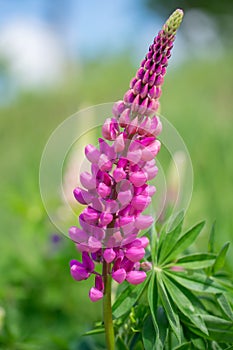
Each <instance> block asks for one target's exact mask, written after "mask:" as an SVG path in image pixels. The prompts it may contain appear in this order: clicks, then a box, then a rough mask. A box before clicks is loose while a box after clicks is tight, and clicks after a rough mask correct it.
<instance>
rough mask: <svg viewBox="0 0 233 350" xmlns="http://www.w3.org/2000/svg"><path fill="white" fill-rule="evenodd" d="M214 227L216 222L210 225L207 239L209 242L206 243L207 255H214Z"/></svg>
mask: <svg viewBox="0 0 233 350" xmlns="http://www.w3.org/2000/svg"><path fill="white" fill-rule="evenodd" d="M215 225H216V221H214V222H213V225H212V227H211V231H210V238H209V242H208V252H209V253H214V238H215Z"/></svg>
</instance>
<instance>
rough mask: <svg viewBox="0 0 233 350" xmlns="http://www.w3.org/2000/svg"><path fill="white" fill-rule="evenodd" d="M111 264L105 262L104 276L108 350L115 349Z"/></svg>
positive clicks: (104, 315)
mask: <svg viewBox="0 0 233 350" xmlns="http://www.w3.org/2000/svg"><path fill="white" fill-rule="evenodd" d="M109 269H110V264H107V263H106V262H105V261H104V262H103V278H104V300H103V318H104V327H105V338H106V347H107V350H114V348H115V340H114V330H113V322H112V305H111V275H110V274H109Z"/></svg>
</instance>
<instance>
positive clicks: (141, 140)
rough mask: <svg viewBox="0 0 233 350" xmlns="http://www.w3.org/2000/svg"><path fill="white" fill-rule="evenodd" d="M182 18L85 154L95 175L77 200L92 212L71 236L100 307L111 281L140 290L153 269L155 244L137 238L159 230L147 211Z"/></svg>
mask: <svg viewBox="0 0 233 350" xmlns="http://www.w3.org/2000/svg"><path fill="white" fill-rule="evenodd" d="M182 16H183V12H182V11H181V10H176V11H175V12H174V13H173V14H172V15H171V17H170V18H169V19H168V21H167V22H166V23H165V25H164V26H163V28H162V30H161V31H160V32H159V33H158V35H157V36H156V37H155V39H154V42H153V43H152V45H151V46H150V47H149V52H148V53H147V55H146V57H145V59H144V60H143V61H142V62H141V66H140V68H139V70H138V71H137V72H136V74H135V77H134V78H133V79H132V80H131V82H130V88H129V90H128V91H127V92H126V93H125V95H124V97H123V99H122V100H121V101H118V102H116V103H115V104H114V106H113V109H112V113H113V117H110V118H107V119H106V121H105V123H104V125H103V127H102V136H103V138H100V139H99V147H95V146H93V145H87V146H86V148H85V155H86V158H87V159H88V161H89V162H90V163H91V171H90V173H89V172H83V173H81V175H80V182H81V185H82V186H83V187H84V188H75V189H74V197H75V199H76V200H77V201H78V202H79V203H80V204H82V205H85V206H86V207H85V208H84V210H83V211H82V213H81V214H80V215H79V223H80V226H81V227H80V228H78V227H75V226H72V227H71V228H70V230H69V235H70V238H71V239H72V240H73V241H74V242H75V243H76V246H77V249H78V250H79V251H80V252H82V263H80V262H78V261H76V260H72V261H71V275H72V277H73V278H74V279H75V280H78V281H81V280H85V279H87V278H88V277H89V276H90V275H91V274H94V275H95V286H94V287H92V288H91V290H90V292H89V297H90V299H91V300H92V301H97V300H99V299H101V298H102V297H103V295H104V282H103V281H104V279H105V277H106V274H109V275H112V278H113V279H114V280H115V281H116V282H117V283H122V282H123V281H124V280H126V281H128V282H129V283H131V284H135V285H136V284H139V283H142V282H143V281H144V280H145V278H146V272H145V271H148V270H149V269H150V267H151V266H150V263H147V262H144V263H140V261H141V260H142V259H143V258H144V256H145V249H146V247H147V245H148V244H149V240H148V238H147V237H145V236H144V237H140V238H138V237H137V236H138V233H139V232H140V230H144V229H147V228H149V227H150V226H151V225H152V224H153V217H151V216H149V215H143V212H144V210H145V209H146V208H147V207H148V206H149V205H150V203H151V200H152V199H151V198H152V196H153V195H154V194H155V192H156V189H155V187H154V186H151V185H149V184H148V181H150V180H152V179H153V178H154V177H155V176H156V175H157V172H158V168H157V166H156V162H155V159H154V158H155V157H156V155H157V154H158V152H159V150H160V146H161V144H160V141H159V140H158V139H157V136H158V135H159V134H160V132H161V130H162V124H161V121H160V119H159V117H158V116H157V115H156V112H157V110H158V108H159V97H160V95H161V85H162V84H163V81H164V75H165V73H166V67H167V64H168V59H169V57H170V56H171V49H172V46H173V42H174V39H175V34H176V30H177V28H178V27H179V25H180V22H181V20H182ZM106 140H108V141H110V142H109V143H108V142H106ZM95 263H102V264H103V266H105V267H106V264H107V270H106V268H105V269H103V275H102V276H101V275H100V274H99V273H98V272H96V271H95V270H94V269H95ZM143 270H144V271H143Z"/></svg>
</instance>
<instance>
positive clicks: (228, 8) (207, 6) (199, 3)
mask: <svg viewBox="0 0 233 350" xmlns="http://www.w3.org/2000/svg"><path fill="white" fill-rule="evenodd" d="M146 3H147V5H148V7H149V8H150V9H153V10H156V11H160V12H163V13H165V12H166V11H167V10H170V9H171V8H179V7H181V8H182V9H183V10H184V11H186V10H189V9H200V10H203V11H206V12H208V13H210V14H213V15H217V16H218V15H221V14H229V13H231V14H233V3H232V1H231V0H222V1H219V0H212V1H207V0H204V1H203V0H185V1H184V0H170V1H169V3H168V2H165V1H162V0H147V1H146Z"/></svg>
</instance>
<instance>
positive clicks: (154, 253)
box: [151, 225, 157, 264]
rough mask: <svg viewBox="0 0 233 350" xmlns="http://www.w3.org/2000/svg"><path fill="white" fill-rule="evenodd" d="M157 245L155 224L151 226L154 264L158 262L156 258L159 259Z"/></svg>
mask: <svg viewBox="0 0 233 350" xmlns="http://www.w3.org/2000/svg"><path fill="white" fill-rule="evenodd" d="M156 245H157V232H156V227H155V225H153V226H152V227H151V259H152V262H153V264H154V263H155V262H156V259H157V254H156Z"/></svg>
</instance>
